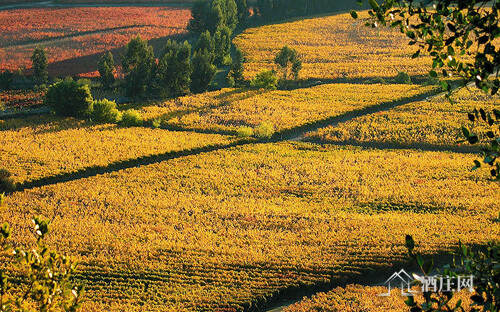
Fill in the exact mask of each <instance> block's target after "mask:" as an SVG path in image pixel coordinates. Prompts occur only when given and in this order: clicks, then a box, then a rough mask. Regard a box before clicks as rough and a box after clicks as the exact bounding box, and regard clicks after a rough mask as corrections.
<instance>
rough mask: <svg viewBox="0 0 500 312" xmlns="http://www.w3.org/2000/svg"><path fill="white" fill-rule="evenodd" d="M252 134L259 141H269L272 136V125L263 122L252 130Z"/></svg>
mask: <svg viewBox="0 0 500 312" xmlns="http://www.w3.org/2000/svg"><path fill="white" fill-rule="evenodd" d="M254 134H255V136H256V137H257V138H259V139H270V138H271V137H272V136H273V134H274V126H273V124H272V123H270V122H268V121H264V122H262V123H261V124H260V125H258V126H257V127H256V128H255V129H254Z"/></svg>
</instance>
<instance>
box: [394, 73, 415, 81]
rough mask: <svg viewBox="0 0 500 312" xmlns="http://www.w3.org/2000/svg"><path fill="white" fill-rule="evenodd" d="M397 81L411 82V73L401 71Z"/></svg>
mask: <svg viewBox="0 0 500 312" xmlns="http://www.w3.org/2000/svg"><path fill="white" fill-rule="evenodd" d="M396 83H400V84H411V78H410V75H408V74H407V73H405V72H399V73H398V74H397V76H396Z"/></svg>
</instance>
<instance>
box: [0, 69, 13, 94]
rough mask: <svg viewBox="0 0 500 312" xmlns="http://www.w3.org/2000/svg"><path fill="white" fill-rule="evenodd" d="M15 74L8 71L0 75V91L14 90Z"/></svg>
mask: <svg viewBox="0 0 500 312" xmlns="http://www.w3.org/2000/svg"><path fill="white" fill-rule="evenodd" d="M13 78H14V74H13V73H11V72H10V71H8V70H5V71H3V72H1V73H0V90H10V89H11V88H12V82H13Z"/></svg>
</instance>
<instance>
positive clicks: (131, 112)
mask: <svg viewBox="0 0 500 312" xmlns="http://www.w3.org/2000/svg"><path fill="white" fill-rule="evenodd" d="M143 122H144V121H143V119H142V116H141V113H139V112H138V111H136V110H135V109H128V110H126V111H124V112H123V114H122V120H121V122H120V124H121V125H122V126H125V127H140V126H142V124H143Z"/></svg>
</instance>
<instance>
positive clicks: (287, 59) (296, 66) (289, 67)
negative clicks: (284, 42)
mask: <svg viewBox="0 0 500 312" xmlns="http://www.w3.org/2000/svg"><path fill="white" fill-rule="evenodd" d="M274 63H275V64H276V65H278V70H279V72H280V73H281V78H280V81H281V83H282V84H283V86H285V87H286V86H287V82H288V79H289V77H290V76H292V77H293V79H294V80H297V79H299V72H300V70H301V69H302V61H301V60H300V58H299V55H298V53H297V50H295V49H292V48H289V47H288V46H284V47H283V48H282V49H281V50H280V51H279V52H278V53H277V54H276V57H275V58H274Z"/></svg>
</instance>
